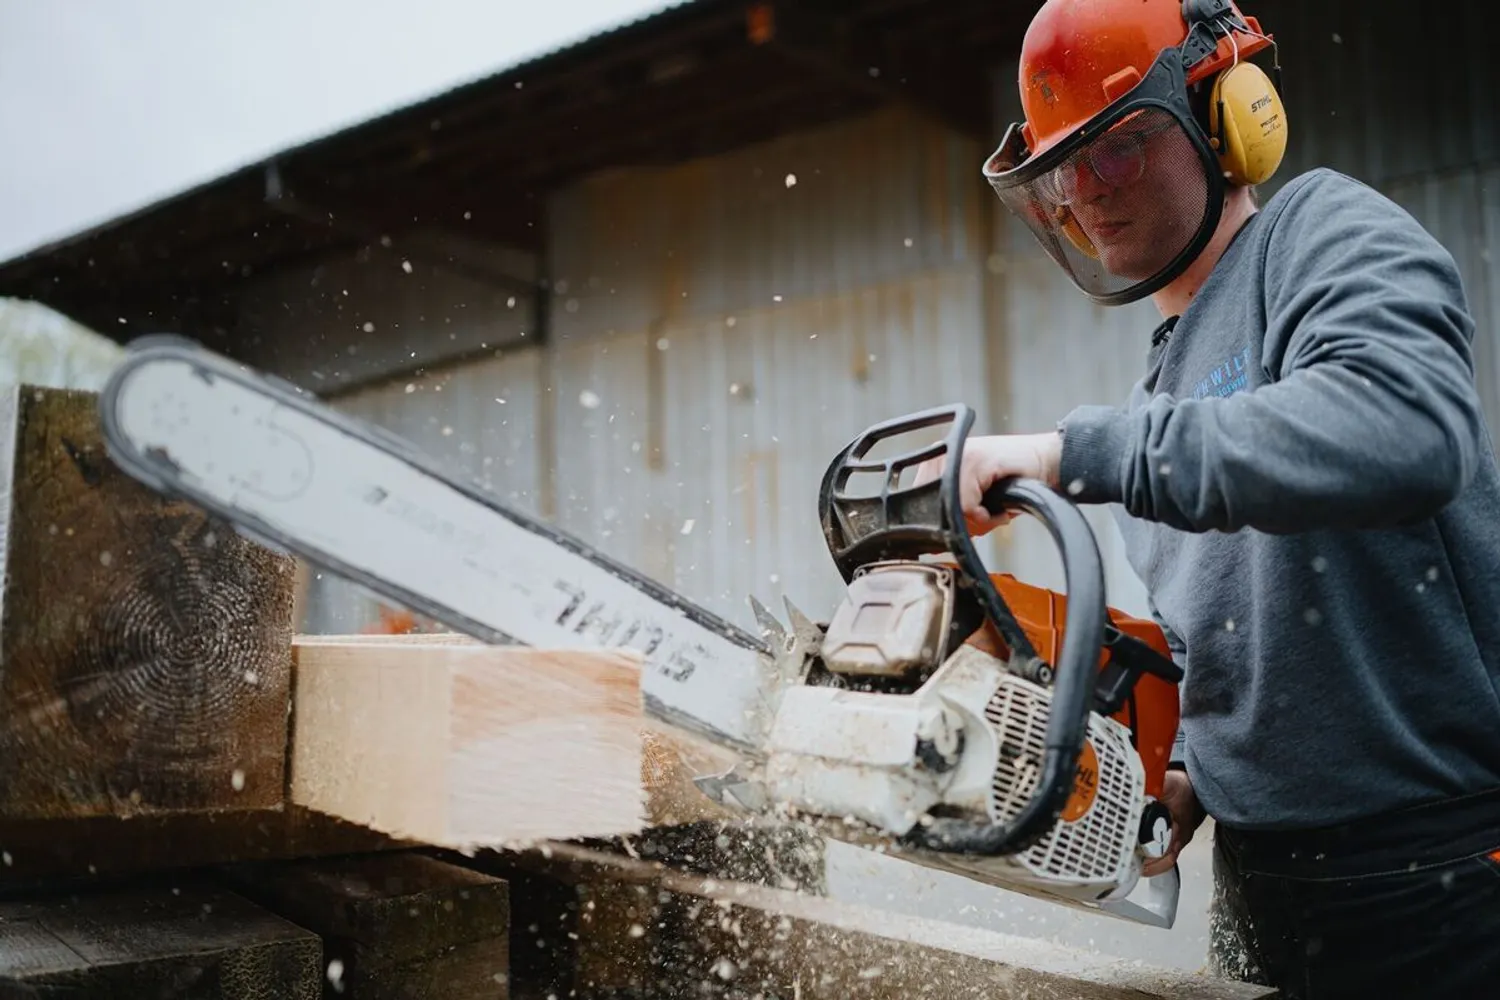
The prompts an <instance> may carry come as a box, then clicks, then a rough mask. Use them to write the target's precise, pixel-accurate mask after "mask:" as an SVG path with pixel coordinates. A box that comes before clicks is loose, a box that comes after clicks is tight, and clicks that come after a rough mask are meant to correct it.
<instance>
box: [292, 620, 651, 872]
mask: <svg viewBox="0 0 1500 1000" xmlns="http://www.w3.org/2000/svg"><path fill="white" fill-rule="evenodd" d="M294 650H295V659H296V682H295V694H294V708H293V728H294V733H293V738H292V759H291V769H292V777H291V794H290V801H291V802H292V803H293V804H295V805H298V806H304V807H306V808H309V809H314V810H317V811H319V812H322V813H326V814H328V815H332V816H336V817H338V818H340V819H343V820H346V821H348V822H351V823H358V824H361V825H364V826H367V827H369V828H370V829H372V830H377V831H380V832H383V833H386V834H389V835H391V836H394V837H400V838H403V839H408V840H411V841H415V842H420V843H426V844H431V845H435V846H439V847H451V848H458V849H463V848H470V847H494V846H502V845H506V844H516V843H524V842H531V841H535V840H537V839H543V838H556V839H561V840H571V839H577V838H582V837H611V836H618V835H621V834H630V833H636V832H638V831H640V830H641V829H643V828H644V827H645V825H646V823H647V821H648V803H647V798H648V796H647V792H646V790H645V789H644V787H643V782H642V776H643V767H645V760H644V757H645V754H646V737H645V736H644V735H643V734H644V732H645V730H646V728H647V726H646V721H645V716H644V699H643V697H642V694H641V687H640V678H641V669H640V666H641V658H640V656H639V654H637V653H635V652H632V651H628V650H618V651H617V650H598V649H586V650H538V649H530V648H525V647H519V646H488V645H484V644H481V643H477V642H475V641H473V640H470V639H468V638H467V637H463V636H446V637H433V636H399V637H397V636H392V637H377V636H310V635H309V636H300V637H298V638H297V639H296V641H295V642H294Z"/></svg>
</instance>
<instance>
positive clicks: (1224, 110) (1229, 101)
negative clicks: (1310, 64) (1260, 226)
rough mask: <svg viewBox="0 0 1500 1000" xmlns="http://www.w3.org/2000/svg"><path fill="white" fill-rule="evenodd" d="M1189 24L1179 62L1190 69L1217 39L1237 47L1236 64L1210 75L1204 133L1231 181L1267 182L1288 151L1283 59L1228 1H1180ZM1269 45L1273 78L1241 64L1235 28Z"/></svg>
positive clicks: (1251, 183) (1225, 176)
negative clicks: (1282, 97) (1280, 90)
mask: <svg viewBox="0 0 1500 1000" xmlns="http://www.w3.org/2000/svg"><path fill="white" fill-rule="evenodd" d="M1182 16H1183V18H1184V20H1186V21H1187V24H1188V34H1187V38H1186V39H1184V40H1183V43H1182V54H1183V63H1184V64H1185V66H1187V67H1189V68H1190V67H1192V65H1193V64H1194V63H1196V62H1197V61H1198V60H1200V59H1202V58H1204V57H1205V56H1208V55H1210V54H1212V53H1213V51H1214V50H1215V49H1216V48H1217V47H1218V44H1219V39H1220V38H1228V39H1229V42H1230V44H1231V45H1233V46H1234V47H1235V58H1234V63H1233V64H1232V65H1231V66H1230V67H1229V68H1228V69H1226V70H1224V71H1223V72H1221V73H1219V74H1217V75H1216V76H1215V78H1214V82H1213V87H1212V88H1211V90H1210V92H1209V95H1208V102H1207V104H1208V110H1207V115H1206V117H1207V119H1208V120H1207V121H1206V122H1204V123H1202V124H1204V125H1205V131H1206V132H1207V134H1208V144H1209V146H1210V147H1211V148H1212V149H1213V150H1214V152H1215V153H1216V154H1217V155H1218V159H1219V166H1220V167H1222V168H1223V171H1224V178H1225V180H1227V181H1228V182H1229V183H1230V184H1236V185H1241V186H1253V185H1256V184H1264V183H1265V182H1266V181H1268V180H1270V179H1271V177H1272V175H1274V174H1275V173H1276V170H1277V168H1278V167H1280V166H1281V159H1282V157H1283V156H1285V155H1286V147H1287V126H1286V108H1285V107H1284V106H1283V104H1282V101H1281V94H1280V93H1279V86H1280V82H1281V61H1280V59H1279V57H1278V53H1277V48H1276V43H1275V41H1274V40H1272V39H1270V38H1267V37H1266V36H1265V35H1261V34H1260V32H1258V31H1256V30H1254V29H1253V28H1251V26H1250V25H1249V24H1247V23H1246V22H1245V20H1244V19H1243V18H1241V17H1239V16H1238V15H1237V14H1235V13H1234V11H1233V10H1232V9H1231V8H1230V6H1229V2H1228V0H1182ZM1235 31H1240V32H1244V33H1245V34H1249V35H1257V36H1258V37H1261V38H1266V40H1267V41H1269V42H1270V43H1271V53H1272V60H1273V67H1272V68H1273V71H1274V72H1275V73H1276V82H1275V83H1272V81H1271V78H1270V77H1269V76H1267V75H1266V73H1265V71H1264V70H1262V69H1261V68H1260V67H1259V66H1257V65H1255V64H1254V63H1249V62H1241V61H1240V58H1239V43H1238V42H1236V41H1235V38H1234V32H1235Z"/></svg>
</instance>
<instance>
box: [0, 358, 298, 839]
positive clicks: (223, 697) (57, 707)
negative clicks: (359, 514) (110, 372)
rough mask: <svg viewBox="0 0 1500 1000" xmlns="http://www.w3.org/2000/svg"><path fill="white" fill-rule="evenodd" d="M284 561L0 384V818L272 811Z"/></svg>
mask: <svg viewBox="0 0 1500 1000" xmlns="http://www.w3.org/2000/svg"><path fill="white" fill-rule="evenodd" d="M294 584H295V564H294V561H293V560H292V559H291V558H289V557H286V556H283V555H280V554H277V553H273V552H272V551H270V550H269V549H266V548H264V547H262V546H260V545H258V544H255V543H253V542H250V541H248V540H246V539H245V538H244V537H242V536H241V535H239V534H237V533H236V532H235V531H234V530H233V529H232V527H231V526H229V525H228V524H225V523H221V522H219V521H217V520H216V519H214V518H212V517H210V516H208V515H206V514H205V513H204V512H203V511H202V509H201V508H198V507H196V506H194V505H192V504H189V503H186V502H179V501H175V500H170V499H167V498H164V497H163V496H161V495H159V494H157V493H155V492H154V491H152V490H150V489H148V488H147V487H146V486H144V485H142V484H140V483H138V482H137V481H136V480H134V479H132V478H131V477H129V476H127V475H126V474H125V473H124V472H122V471H121V470H120V469H119V468H118V467H116V466H115V465H114V463H113V462H111V461H110V459H109V457H108V455H107V454H106V452H105V449H104V443H103V435H102V429H101V425H100V422H99V416H98V396H97V394H96V393H93V392H88V391H83V390H61V389H52V388H44V387H39V386H32V385H7V386H0V824H5V823H9V822H12V821H20V820H26V821H32V820H70V821H76V820H84V819H92V818H98V817H120V816H136V817H151V816H165V815H183V814H189V813H216V812H222V811H227V810H253V809H262V808H279V807H280V805H281V802H282V795H283V790H284V777H285V759H286V741H287V715H288V710H289V707H290V687H291V638H292V605H293V590H294Z"/></svg>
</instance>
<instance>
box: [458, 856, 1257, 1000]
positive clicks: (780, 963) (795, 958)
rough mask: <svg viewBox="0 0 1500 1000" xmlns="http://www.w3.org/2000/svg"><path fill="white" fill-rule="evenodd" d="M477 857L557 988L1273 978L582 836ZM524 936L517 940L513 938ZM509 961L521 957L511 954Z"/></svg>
mask: <svg viewBox="0 0 1500 1000" xmlns="http://www.w3.org/2000/svg"><path fill="white" fill-rule="evenodd" d="M481 857H482V859H483V860H482V863H483V865H484V867H485V869H486V870H491V871H495V872H497V873H501V874H506V873H509V874H507V877H508V878H509V879H510V880H511V882H512V885H513V887H514V886H516V885H518V884H519V885H524V886H526V889H525V890H524V891H522V892H514V891H513V894H512V899H513V902H512V920H513V922H514V924H515V926H516V927H517V928H518V929H521V928H528V927H536V928H537V929H538V930H537V933H536V934H535V935H534V936H533V939H532V940H531V941H530V942H529V944H530V947H532V948H533V949H535V950H538V951H540V950H544V949H545V950H547V951H548V952H549V957H548V960H547V961H546V962H543V961H541V960H540V959H538V958H537V957H535V956H533V957H531V959H530V964H529V965H528V966H527V974H528V975H540V976H543V977H545V978H544V979H543V980H542V981H540V982H539V983H537V984H536V985H537V988H538V989H540V990H541V991H544V992H547V991H550V992H552V993H555V994H556V995H558V996H567V995H577V996H627V995H628V996H641V997H670V996H674V995H680V996H687V995H692V996H697V997H722V998H730V997H734V998H740V997H751V996H777V997H793V996H795V997H800V998H803V1000H822V998H827V1000H898V998H899V1000H1005V998H1023V997H1025V998H1049V1000H1050V998H1057V1000H1062V998H1068V1000H1115V998H1119V1000H1126V998H1129V1000H1272V998H1274V997H1275V996H1277V992H1276V991H1274V990H1270V989H1267V988H1264V987H1259V986H1251V985H1248V984H1243V983H1230V982H1223V981H1218V980H1214V979H1209V978H1206V977H1203V976H1200V975H1195V974H1192V973H1188V972H1182V971H1178V970H1172V969H1153V968H1150V967H1143V966H1141V965H1139V964H1137V963H1134V962H1126V961H1122V960H1115V959H1110V958H1107V957H1104V956H1099V955H1095V954H1089V953H1085V952H1080V951H1077V950H1075V949H1071V948H1067V947H1064V946H1061V945H1056V944H1053V943H1051V942H1047V941H1042V940H1036V939H1030V938H1023V937H1018V936H1014V935H1007V934H998V933H994V932H991V931H984V930H979V929H976V928H971V927H963V926H959V925H955V924H948V923H943V922H939V921H932V920H921V919H915V918H910V917H906V916H904V915H896V914H890V913H884V912H881V911H878V910H873V909H869V908H865V907H858V906H852V905H849V904H846V903H841V902H838V901H835V900H831V899H828V898H825V897H819V896H815V895H808V894H802V893H795V892H788V891H785V890H778V889H773V888H769V887H765V886H757V885H750V884H746V883H735V882H723V881H718V880H712V879H704V878H701V877H699V876H696V875H691V874H687V873H683V872H681V871H677V870H674V869H671V868H668V867H666V866H662V865H657V864H651V863H646V862H637V861H633V860H631V859H629V858H620V857H618V856H615V855H611V854H606V853H603V852H598V851H591V850H589V849H587V848H584V847H580V846H577V845H569V844H550V845H547V846H546V847H545V848H543V849H539V850H537V851H530V852H525V853H519V854H511V855H505V856H487V855H486V856H481ZM476 861H481V858H476ZM528 879H529V880H530V881H529V882H528V881H527V880H528ZM547 886H550V887H551V888H550V890H547V889H544V887H547ZM516 947H517V948H518V949H519V948H520V947H521V943H520V941H519V940H518V941H517V943H516ZM516 974H517V976H518V977H519V976H520V975H521V974H522V970H521V969H520V968H517V970H516ZM519 984H520V980H519V978H518V985H519ZM570 991H571V992H570Z"/></svg>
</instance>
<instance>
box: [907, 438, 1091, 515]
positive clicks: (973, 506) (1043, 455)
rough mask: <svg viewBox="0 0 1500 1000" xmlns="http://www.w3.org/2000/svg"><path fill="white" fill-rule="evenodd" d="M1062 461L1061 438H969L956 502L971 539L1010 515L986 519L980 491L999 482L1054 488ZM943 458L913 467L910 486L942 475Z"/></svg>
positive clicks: (945, 459) (982, 492)
mask: <svg viewBox="0 0 1500 1000" xmlns="http://www.w3.org/2000/svg"><path fill="white" fill-rule="evenodd" d="M1061 459H1062V436H1061V435H1060V434H1058V433H1057V432H1056V431H1053V432H1050V433H1046V434H1000V435H995V436H992V437H971V438H969V439H968V440H967V441H965V442H964V455H963V468H962V469H960V470H959V476H958V483H959V502H960V503H961V504H962V505H963V511H964V520H965V521H966V522H967V523H968V527H969V533H970V534H971V535H984V534H988V533H989V532H991V531H993V530H995V529H996V528H998V527H999V526H1000V525H1002V524H1004V523H1005V522H1007V521H1009V520H1010V519H1011V517H1012V516H1013V515H1012V514H1008V513H1007V514H1002V515H1000V516H999V517H992V516H990V514H989V512H988V511H986V510H985V509H984V508H983V507H982V506H980V502H979V501H980V498H982V497H983V496H984V491H985V490H987V489H989V488H990V487H991V486H993V485H994V484H995V483H996V482H997V481H999V480H1001V479H1016V478H1022V479H1039V480H1041V481H1042V482H1044V483H1046V484H1047V485H1048V486H1051V487H1052V488H1053V489H1056V488H1057V467H1058V463H1059V462H1060V461H1061ZM946 462H947V457H946V456H944V457H942V458H933V459H928V460H927V461H926V462H923V463H922V464H921V465H920V466H918V467H917V477H916V480H915V481H914V482H913V485H921V484H922V483H926V482H930V481H932V480H934V479H937V478H938V477H939V476H941V475H942V474H943V467H944V465H945V464H946Z"/></svg>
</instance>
